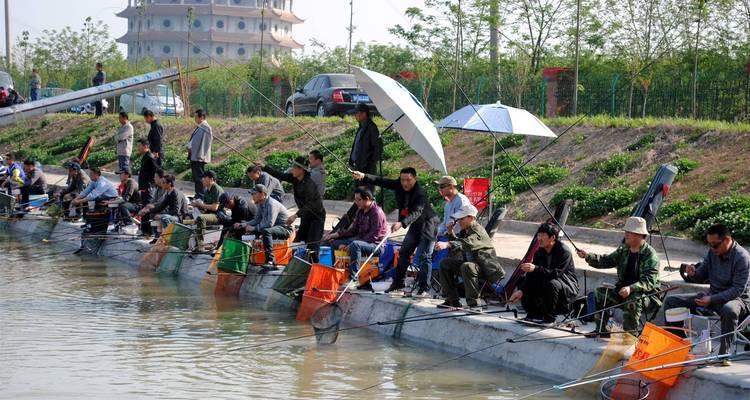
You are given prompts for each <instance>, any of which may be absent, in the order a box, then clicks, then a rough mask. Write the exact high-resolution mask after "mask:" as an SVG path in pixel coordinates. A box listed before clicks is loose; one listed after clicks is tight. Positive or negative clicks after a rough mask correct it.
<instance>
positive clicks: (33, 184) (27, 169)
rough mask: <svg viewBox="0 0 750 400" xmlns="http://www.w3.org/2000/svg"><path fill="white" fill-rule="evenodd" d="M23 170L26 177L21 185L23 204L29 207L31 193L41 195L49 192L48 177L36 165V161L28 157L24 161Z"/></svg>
mask: <svg viewBox="0 0 750 400" xmlns="http://www.w3.org/2000/svg"><path fill="white" fill-rule="evenodd" d="M23 170H24V173H25V175H26V179H24V181H23V186H21V205H22V206H23V207H28V205H29V196H30V195H32V194H33V195H41V194H45V193H47V177H46V176H45V175H44V172H42V170H40V169H39V168H37V167H36V161H34V160H32V159H30V158H27V159H26V160H25V161H24V162H23Z"/></svg>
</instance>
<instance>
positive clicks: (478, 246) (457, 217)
mask: <svg viewBox="0 0 750 400" xmlns="http://www.w3.org/2000/svg"><path fill="white" fill-rule="evenodd" d="M451 218H452V219H453V221H455V223H451V224H449V225H448V230H447V232H446V234H447V235H448V240H449V241H448V242H440V243H438V244H437V245H436V248H437V249H439V250H442V249H450V250H451V255H450V256H449V257H448V258H444V259H443V260H442V261H440V286H441V287H442V289H443V294H444V295H445V302H444V303H443V304H441V306H442V307H461V303H460V301H459V299H458V290H457V287H458V283H457V280H458V277H459V276H461V277H462V278H463V282H464V290H465V292H466V305H467V306H469V307H476V306H478V305H479V294H480V287H479V277H480V276H481V277H482V278H484V280H485V281H487V282H497V281H499V280H500V279H502V278H503V276H504V275H505V271H503V268H502V266H501V265H500V263H499V262H498V260H497V256H496V255H495V246H494V245H493V244H492V239H490V236H489V235H488V234H487V231H485V230H484V228H483V227H482V225H479V223H477V220H476V218H477V209H476V207H474V206H472V205H469V206H468V207H465V208H461V209H459V210H457V211H456V212H454V213H453V214H452V215H451ZM455 224H458V226H459V227H460V228H461V231H460V232H459V233H458V234H456V233H455V227H454V225H455Z"/></svg>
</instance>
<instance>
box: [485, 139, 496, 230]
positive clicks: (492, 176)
mask: <svg viewBox="0 0 750 400" xmlns="http://www.w3.org/2000/svg"><path fill="white" fill-rule="evenodd" d="M491 135H492V136H495V134H494V133H492V134H491ZM496 147H497V142H495V141H494V140H493V141H492V172H491V173H490V189H489V192H487V194H489V197H488V198H487V203H488V207H489V208H490V212H489V213H488V214H487V215H489V216H490V217H491V216H492V203H493V201H492V186H494V185H495V148H496Z"/></svg>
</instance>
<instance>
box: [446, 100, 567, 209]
mask: <svg viewBox="0 0 750 400" xmlns="http://www.w3.org/2000/svg"><path fill="white" fill-rule="evenodd" d="M437 127H438V128H440V129H461V130H464V131H471V132H483V133H487V134H495V133H501V134H510V135H531V136H543V137H549V138H555V137H557V135H555V133H554V132H552V130H551V129H549V128H548V127H547V125H544V123H543V122H542V121H540V120H539V118H537V117H535V116H534V115H533V114H532V113H530V112H528V111H526V110H524V109H521V108H515V107H508V106H506V105H502V104H500V102H497V103H495V104H480V105H473V106H472V105H469V106H466V107H463V108H461V109H460V110H458V111H455V112H454V113H453V114H451V115H449V116H447V117H445V118H443V120H442V121H440V122H439V123H438V124H437ZM496 144H497V141H495V140H493V141H492V178H491V179H492V180H491V181H490V189H491V188H492V183H493V182H494V180H495V145H496ZM490 212H492V202H490Z"/></svg>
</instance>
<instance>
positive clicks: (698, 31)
mask: <svg viewBox="0 0 750 400" xmlns="http://www.w3.org/2000/svg"><path fill="white" fill-rule="evenodd" d="M704 6H705V0H698V26H697V28H696V30H695V49H694V52H695V53H694V59H693V112H692V116H693V119H695V118H697V116H698V104H697V103H698V99H697V94H698V46H699V45H700V38H701V20H702V19H703V18H702V17H703V7H704Z"/></svg>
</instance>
